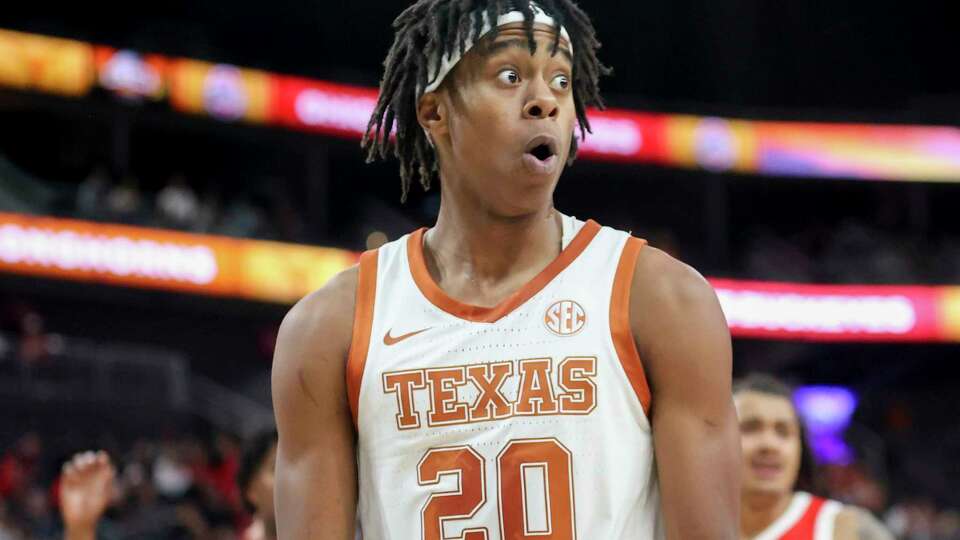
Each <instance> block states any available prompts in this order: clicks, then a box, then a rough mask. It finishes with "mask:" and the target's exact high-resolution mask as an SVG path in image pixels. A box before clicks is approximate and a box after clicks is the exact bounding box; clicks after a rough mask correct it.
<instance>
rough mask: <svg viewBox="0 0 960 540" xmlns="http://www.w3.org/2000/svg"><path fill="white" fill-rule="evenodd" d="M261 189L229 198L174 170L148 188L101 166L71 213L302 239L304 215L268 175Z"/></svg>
mask: <svg viewBox="0 0 960 540" xmlns="http://www.w3.org/2000/svg"><path fill="white" fill-rule="evenodd" d="M262 180H263V182H261V183H260V185H258V186H257V188H256V189H242V188H241V186H237V188H236V190H235V192H233V193H230V195H229V197H225V196H224V195H223V193H222V192H221V190H220V189H219V188H218V187H217V186H206V187H205V188H202V189H198V188H197V187H196V186H195V185H194V184H193V183H191V182H189V181H188V180H187V178H186V176H184V175H183V174H179V173H178V174H174V175H172V176H171V177H170V178H169V179H168V180H167V181H166V183H165V185H163V186H162V187H160V189H159V190H150V189H144V188H143V187H142V186H141V183H140V182H139V181H138V180H137V178H136V177H135V176H132V175H128V176H126V177H124V178H122V179H119V180H118V179H115V178H114V177H113V176H112V175H111V174H110V172H109V171H108V170H107V169H106V168H104V167H98V168H96V169H95V170H94V171H93V172H92V173H91V174H90V175H89V176H88V177H87V178H86V179H85V180H84V181H83V182H82V183H81V184H80V185H79V186H78V187H77V188H76V193H75V196H74V198H73V201H72V203H73V204H72V208H71V209H69V213H70V214H72V215H73V216H75V217H78V218H81V219H87V220H94V221H107V222H111V223H124V224H128V225H142V226H148V227H160V228H165V229H176V230H182V231H190V232H197V233H208V234H218V235H225V236H235V237H243V238H263V239H271V240H283V241H287V242H296V241H298V240H300V239H301V237H302V234H303V224H302V221H301V219H300V216H298V215H297V213H296V212H295V211H294V210H293V205H292V203H291V202H290V200H289V199H288V198H287V197H286V196H285V195H284V191H283V190H282V189H271V186H270V183H271V182H273V181H275V180H272V179H262Z"/></svg>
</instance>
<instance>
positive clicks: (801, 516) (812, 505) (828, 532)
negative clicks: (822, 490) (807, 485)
mask: <svg viewBox="0 0 960 540" xmlns="http://www.w3.org/2000/svg"><path fill="white" fill-rule="evenodd" d="M842 509H843V505H842V504H840V503H838V502H837V501H831V500H828V499H821V498H820V497H814V496H813V495H810V494H809V493H804V492H802V491H798V492H796V493H794V494H793V499H791V501H790V504H789V505H788V506H787V509H786V510H784V512H783V514H781V515H780V517H778V518H777V519H776V521H774V522H773V523H771V524H770V526H769V527H767V528H766V529H764V530H763V532H761V533H760V534H758V535H757V536H756V537H754V540H832V539H833V530H834V524H835V522H836V518H837V514H838V513H840V510H842Z"/></svg>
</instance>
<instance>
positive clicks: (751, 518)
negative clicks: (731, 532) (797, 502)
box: [740, 492, 793, 538]
mask: <svg viewBox="0 0 960 540" xmlns="http://www.w3.org/2000/svg"><path fill="white" fill-rule="evenodd" d="M792 499H793V493H789V492H788V493H747V494H745V495H744V496H743V498H742V499H741V505H740V537H741V538H753V537H754V536H756V535H758V534H760V533H761V532H763V530H764V529H766V528H767V527H769V526H770V525H772V524H773V522H774V521H776V520H777V518H779V517H780V516H782V515H783V513H784V512H786V511H787V507H788V506H790V501H791V500H792Z"/></svg>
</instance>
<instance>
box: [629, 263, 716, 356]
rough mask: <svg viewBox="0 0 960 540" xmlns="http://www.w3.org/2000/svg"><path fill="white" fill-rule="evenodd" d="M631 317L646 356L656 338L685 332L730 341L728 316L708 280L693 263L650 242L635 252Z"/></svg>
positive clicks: (654, 343) (655, 342) (670, 338)
mask: <svg viewBox="0 0 960 540" xmlns="http://www.w3.org/2000/svg"><path fill="white" fill-rule="evenodd" d="M630 322H631V327H632V329H633V333H634V337H635V338H636V341H637V346H638V347H639V348H640V349H641V351H640V352H641V355H642V356H643V354H642V353H644V349H651V348H656V347H657V343H658V342H661V341H669V340H672V339H675V338H681V337H685V336H703V337H704V338H705V339H719V340H721V341H723V340H727V341H729V332H728V330H727V324H726V319H724V317H723V312H722V310H721V309H720V303H719V301H718V300H717V295H716V293H714V291H713V287H711V286H710V283H708V282H707V280H706V279H705V278H704V277H703V276H702V275H700V273H699V272H697V271H696V270H694V269H693V268H692V267H691V266H689V265H687V264H685V263H683V262H681V261H679V260H677V259H675V258H673V257H671V256H670V255H668V254H667V253H665V252H663V251H661V250H659V249H657V248H654V247H651V246H646V247H644V248H643V249H641V250H640V253H639V255H638V257H637V266H636V269H635V271H634V275H633V283H632V289H631V295H630ZM647 352H655V351H647Z"/></svg>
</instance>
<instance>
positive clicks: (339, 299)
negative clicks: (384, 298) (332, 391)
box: [277, 266, 359, 352]
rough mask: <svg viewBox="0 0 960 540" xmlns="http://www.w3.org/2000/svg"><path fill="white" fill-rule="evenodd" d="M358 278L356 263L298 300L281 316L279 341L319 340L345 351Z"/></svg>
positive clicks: (351, 324) (325, 345)
mask: <svg viewBox="0 0 960 540" xmlns="http://www.w3.org/2000/svg"><path fill="white" fill-rule="evenodd" d="M358 279H359V266H351V267H350V268H347V269H346V270H344V271H342V272H340V273H339V274H337V275H335V276H334V277H333V278H332V279H331V280H330V281H329V282H327V284H326V285H324V286H323V287H322V288H320V289H318V290H316V291H314V292H312V293H310V294H309V295H307V296H305V297H304V298H303V299H301V300H300V301H299V302H297V303H296V305H294V306H293V307H292V308H291V309H290V311H288V312H287V315H286V316H285V317H284V318H283V323H282V324H281V325H280V334H279V336H278V338H277V341H278V345H279V344H280V342H288V341H297V342H304V343H307V344H309V343H314V344H322V345H323V346H324V347H325V348H330V346H331V345H333V346H334V347H333V348H334V349H336V348H344V352H346V348H349V345H350V336H351V334H352V326H353V310H354V304H355V301H356V290H357V280H358ZM344 330H346V332H344ZM284 345H288V343H284Z"/></svg>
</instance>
